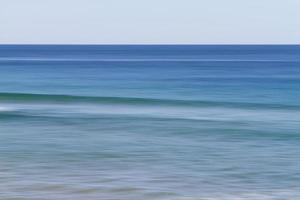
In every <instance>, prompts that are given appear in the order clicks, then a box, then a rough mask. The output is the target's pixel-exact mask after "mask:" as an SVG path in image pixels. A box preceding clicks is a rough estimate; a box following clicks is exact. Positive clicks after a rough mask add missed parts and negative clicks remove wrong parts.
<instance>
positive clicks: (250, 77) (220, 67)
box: [0, 46, 300, 200]
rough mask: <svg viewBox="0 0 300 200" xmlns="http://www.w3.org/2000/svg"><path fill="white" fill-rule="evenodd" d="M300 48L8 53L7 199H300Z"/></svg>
mask: <svg viewBox="0 0 300 200" xmlns="http://www.w3.org/2000/svg"><path fill="white" fill-rule="evenodd" d="M299 88H300V46H0V138H1V140H0V198H1V199H28V200H29V199H30V200H31V199H38V200H42V199H51V200H52V199H72V200H73V199H80V200H81V199H105V200H106V199H124V200H127V199H128V200H129V199H130V200H132V199H133V200H134V199H137V200H139V199H151V200H152V199H157V200H169V199H170V200H171V199H172V200H173V199H175V200H185V199H189V200H198V199H209V200H219V199H220V200H221V199H222V200H223V199H225V200H226V199H230V200H231V199H233V200H235V199H239V200H243V199H251V200H252V199H266V200H268V199H297V197H298V196H299V195H300V192H299V191H300V190H299V185H300V160H299V158H298V157H299V153H300V132H299V130H300V101H299V100H300V90H299Z"/></svg>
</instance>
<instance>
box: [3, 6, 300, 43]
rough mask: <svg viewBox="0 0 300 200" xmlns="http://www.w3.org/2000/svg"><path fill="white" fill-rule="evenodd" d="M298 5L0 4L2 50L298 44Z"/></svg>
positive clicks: (299, 22) (299, 14) (299, 35)
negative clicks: (44, 46) (66, 46)
mask: <svg viewBox="0 0 300 200" xmlns="http://www.w3.org/2000/svg"><path fill="white" fill-rule="evenodd" d="M299 10H300V0H0V44H300V12H299Z"/></svg>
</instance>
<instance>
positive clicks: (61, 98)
mask: <svg viewBox="0 0 300 200" xmlns="http://www.w3.org/2000/svg"><path fill="white" fill-rule="evenodd" d="M0 102H5V103H61V104H71V103H90V104H109V105H122V104H124V105H135V106H143V105H144V106H183V107H225V108H226V107H227V108H246V109H285V110H286V109H288V110H300V106H298V105H286V104H266V103H250V102H225V101H201V100H200V101H199V100H178V99H154V98H134V97H105V96H102V97H101V96H76V95H61V94H33V93H0ZM5 109H9V108H1V107H0V111H1V110H5Z"/></svg>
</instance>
